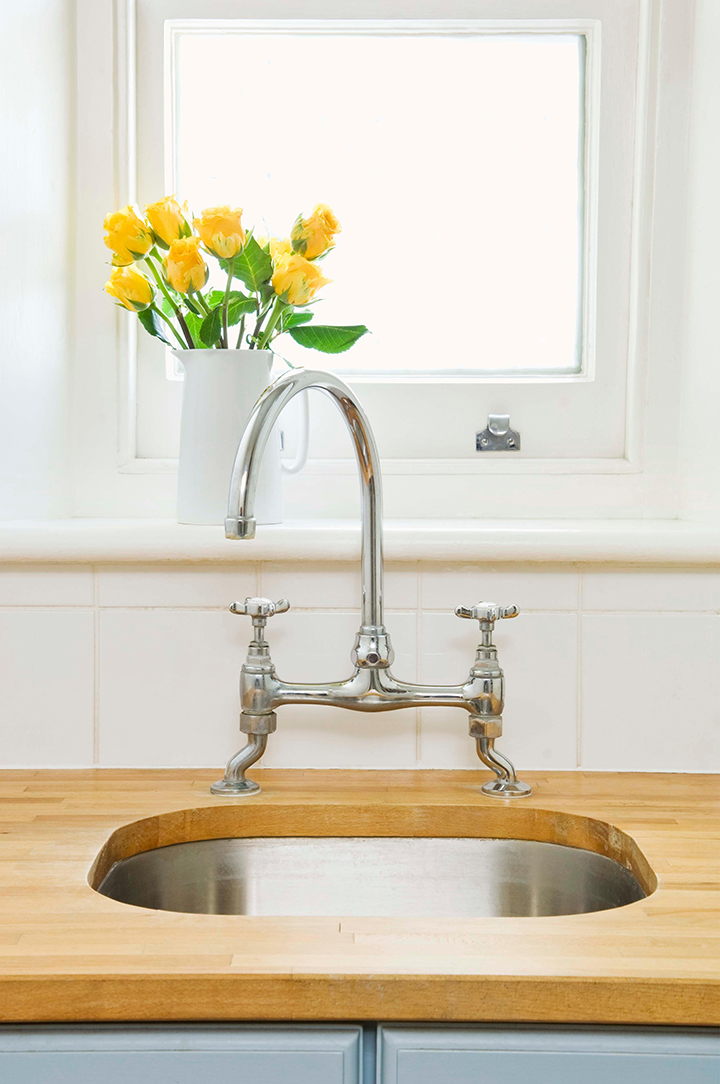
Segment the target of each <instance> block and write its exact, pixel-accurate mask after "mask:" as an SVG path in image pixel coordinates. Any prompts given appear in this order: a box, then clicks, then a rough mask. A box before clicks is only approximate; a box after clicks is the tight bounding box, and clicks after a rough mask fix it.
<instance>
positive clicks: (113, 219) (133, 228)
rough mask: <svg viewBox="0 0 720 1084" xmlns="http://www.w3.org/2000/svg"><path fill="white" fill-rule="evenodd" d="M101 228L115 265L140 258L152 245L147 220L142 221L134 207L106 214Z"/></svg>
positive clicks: (122, 265)
mask: <svg viewBox="0 0 720 1084" xmlns="http://www.w3.org/2000/svg"><path fill="white" fill-rule="evenodd" d="M103 228H104V229H105V237H104V238H103V240H104V241H105V244H106V245H107V247H108V248H109V249H112V252H113V258H112V262H113V264H114V265H115V267H126V266H127V265H128V264H131V263H135V260H141V259H142V258H143V256H144V255H145V253H146V252H149V251H150V249H151V248H152V247H153V236H152V234H151V233H150V230H149V229H148V226H147V222H143V220H142V219H141V218H140V217H139V216H138V214H137V213H136V211H135V208H134V207H130V206H127V207H123V209H122V210H121V211H115V212H114V213H113V214H111V215H106V216H105V220H104V221H103Z"/></svg>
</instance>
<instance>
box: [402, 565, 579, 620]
mask: <svg viewBox="0 0 720 1084" xmlns="http://www.w3.org/2000/svg"><path fill="white" fill-rule="evenodd" d="M421 589H422V608H423V610H445V611H447V612H448V613H452V612H453V611H454V609H455V607H456V606H473V605H475V603H476V602H481V601H490V602H498V603H500V604H501V605H505V606H507V605H510V604H511V603H514V604H515V605H516V606H519V607H520V609H521V610H576V609H577V604H578V573H577V572H576V571H575V570H574V569H557V568H543V567H542V566H535V567H534V568H533V567H528V566H526V567H524V568H518V569H498V568H492V567H488V566H486V565H475V566H467V565H456V566H454V567H451V568H447V567H445V568H443V567H442V566H435V565H430V566H427V565H426V566H424V567H423V569H422V588H421Z"/></svg>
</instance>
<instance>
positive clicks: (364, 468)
mask: <svg viewBox="0 0 720 1084" xmlns="http://www.w3.org/2000/svg"><path fill="white" fill-rule="evenodd" d="M308 388H318V389H319V390H320V391H324V392H325V393H326V395H329V396H330V398H331V399H332V400H333V401H334V403H335V405H336V406H337V407H338V409H339V410H340V412H341V414H342V416H343V418H344V419H345V423H346V425H347V427H348V429H349V431H350V436H351V437H352V441H353V447H354V449H355V455H356V458H357V464H358V472H359V475H360V492H361V538H362V541H361V546H362V551H361V571H362V588H363V597H362V625H363V626H364V627H365V628H367V629H368V630H370V629H373V630H374V629H378V630H379V629H382V627H383V582H382V576H383V572H382V569H383V561H382V483H381V480H380V460H379V456H378V451H377V447H376V444H375V438H374V436H373V433H372V430H371V428H370V425H369V423H368V420H367V417H366V416H365V412H364V410H363V408H362V407H361V405H360V403H359V402H358V399H357V398H356V396H355V394H354V392H353V391H351V389H350V388H349V387H348V386H347V384H345V383H343V381H342V380H340V379H339V378H338V377H336V376H335V375H334V374H333V373H324V372H319V371H313V370H311V369H293V370H292V371H291V372H289V373H285V374H283V376H281V377H280V378H279V379H278V380H276V381H275V383H274V384H271V385H270V387H269V388H267V390H266V391H265V392H263V394H262V395H261V396H260V398H259V399H258V401H257V403H256V404H255V407H254V409H253V412H252V414H251V415H250V418H249V420H248V424H247V427H246V429H245V433H244V435H243V438H242V440H241V442H240V447H239V448H238V451H237V455H236V457H235V465H234V466H233V472H232V479H231V482H230V494H229V496H228V512H227V519H226V520H225V535H226V537H227V538H254V537H255V517H254V509H255V492H256V489H257V482H258V475H259V470H260V463H261V461H262V456H263V452H264V451H265V445H266V444H267V441H268V437H269V436H270V433H271V431H272V428H273V426H274V425H275V423H276V421H277V420H278V418H279V416H280V414H281V413H282V412H283V410H284V409H285V407H286V406H287V404H288V403H289V402H290V400H291V399H292V398H293V397H294V396H295V395H297V394H298V392H301V391H306V390H307V389H308Z"/></svg>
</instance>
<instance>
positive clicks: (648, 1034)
mask: <svg viewBox="0 0 720 1084" xmlns="http://www.w3.org/2000/svg"><path fill="white" fill-rule="evenodd" d="M378 1061H379V1064H378V1084H448V1081H452V1084H507V1082H508V1081H515V1080H518V1081H521V1080H526V1081H529V1082H532V1084H578V1082H580V1081H582V1084H680V1082H682V1084H720V1037H718V1034H717V1033H714V1034H713V1033H706V1032H703V1031H700V1030H698V1031H695V1032H690V1031H681V1030H672V1029H664V1028H663V1029H661V1028H658V1029H643V1030H629V1029H617V1030H614V1029H548V1028H543V1029H533V1028H517V1029H510V1028H508V1029H507V1030H506V1029H502V1030H500V1029H496V1028H478V1027H473V1028H464V1027H448V1028H410V1027H408V1028H403V1027H383V1028H381V1029H380V1033H379V1044H378Z"/></svg>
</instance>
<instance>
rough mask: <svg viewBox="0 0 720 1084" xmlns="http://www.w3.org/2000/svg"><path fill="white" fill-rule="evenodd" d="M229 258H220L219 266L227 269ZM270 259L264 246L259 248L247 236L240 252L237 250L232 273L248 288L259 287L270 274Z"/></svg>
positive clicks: (252, 238) (257, 288)
mask: <svg viewBox="0 0 720 1084" xmlns="http://www.w3.org/2000/svg"><path fill="white" fill-rule="evenodd" d="M229 263H230V261H229V260H221V261H220V266H221V267H222V268H223V270H225V271H227V270H228V267H229ZM272 270H273V267H272V260H271V259H270V256H269V254H268V253H267V252H266V251H265V249H264V248H260V245H259V244H258V243H257V241H256V240H255V238H254V237H248V239H247V241H246V242H245V247H244V248H243V250H242V252H238V254H237V256H236V257H235V260H234V261H233V275H234V276H235V278H236V279H240V281H241V282H244V283H245V285H246V286H247V288H248V290H252V291H253V292H255V291H257V290H259V289H260V287H261V286H262V285H263V283H265V282H267V281H268V279H269V278H270V277H271V276H272Z"/></svg>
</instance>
